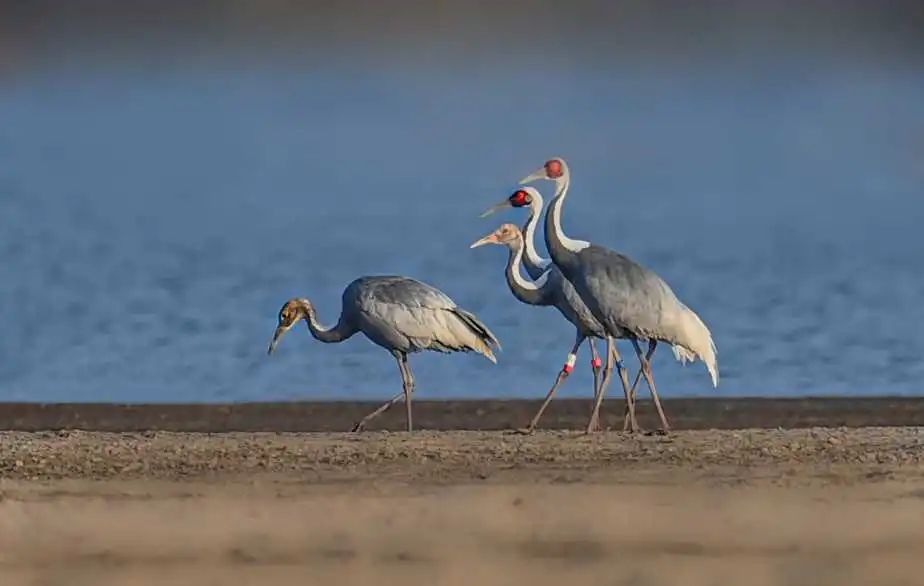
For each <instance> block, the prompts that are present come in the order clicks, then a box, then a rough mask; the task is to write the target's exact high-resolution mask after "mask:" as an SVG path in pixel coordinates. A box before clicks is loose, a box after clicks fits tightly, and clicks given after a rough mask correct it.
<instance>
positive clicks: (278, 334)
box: [266, 325, 292, 355]
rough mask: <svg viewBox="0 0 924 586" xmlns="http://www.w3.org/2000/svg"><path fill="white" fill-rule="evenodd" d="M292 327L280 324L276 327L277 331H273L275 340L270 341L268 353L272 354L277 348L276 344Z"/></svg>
mask: <svg viewBox="0 0 924 586" xmlns="http://www.w3.org/2000/svg"><path fill="white" fill-rule="evenodd" d="M290 329H292V326H288V327H286V326H282V325H281V326H279V327H277V328H276V332H275V333H273V341H272V342H270V345H269V350H267V351H266V353H267V355H269V354H272V353H273V351H274V350H276V346H277V345H278V344H279V340H281V339H282V336H283V334H285V333H286V332H288V331H289V330H290Z"/></svg>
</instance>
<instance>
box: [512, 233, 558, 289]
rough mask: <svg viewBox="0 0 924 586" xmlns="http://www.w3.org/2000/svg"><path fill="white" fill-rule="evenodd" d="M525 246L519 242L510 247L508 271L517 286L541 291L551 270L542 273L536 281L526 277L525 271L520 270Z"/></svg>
mask: <svg viewBox="0 0 924 586" xmlns="http://www.w3.org/2000/svg"><path fill="white" fill-rule="evenodd" d="M523 248H524V247H523V246H522V245H519V244H514V245H512V246H511V247H510V270H509V271H508V274H509V275H510V278H511V280H512V281H513V282H514V284H515V285H516V286H517V287H520V288H521V289H524V290H526V291H539V290H540V289H542V287H544V286H545V284H546V282H547V281H548V280H549V272H548V271H546V272H544V273H542V275H540V276H539V278H538V279H536V280H535V281H529V280H527V279H524V278H523V273H522V271H521V270H520V269H521V267H522V261H523ZM543 260H546V259H543ZM548 262H551V261H548Z"/></svg>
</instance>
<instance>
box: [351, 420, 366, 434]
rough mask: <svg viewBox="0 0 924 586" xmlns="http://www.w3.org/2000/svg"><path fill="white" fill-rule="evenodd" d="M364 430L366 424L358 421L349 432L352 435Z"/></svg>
mask: <svg viewBox="0 0 924 586" xmlns="http://www.w3.org/2000/svg"><path fill="white" fill-rule="evenodd" d="M365 429H366V422H365V421H360V422H359V423H357V424H356V425H354V426H353V429H351V430H350V431H351V432H353V433H359V432H360V431H364V430H365Z"/></svg>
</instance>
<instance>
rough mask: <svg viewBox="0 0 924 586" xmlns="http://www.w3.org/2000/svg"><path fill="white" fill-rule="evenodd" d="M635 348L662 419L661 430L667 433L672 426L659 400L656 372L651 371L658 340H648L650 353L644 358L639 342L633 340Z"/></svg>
mask: <svg viewBox="0 0 924 586" xmlns="http://www.w3.org/2000/svg"><path fill="white" fill-rule="evenodd" d="M632 345H633V346H635V353H636V354H637V355H638V361H639V362H640V363H641V365H642V373H643V374H644V375H645V382H647V383H648V389H649V390H650V391H651V398H652V399H653V400H654V404H655V409H657V410H658V417H660V418H661V430H662V431H663V432H664V433H667V432H669V431H670V430H671V426H670V425H668V423H667V417H666V416H665V415H664V409H662V408H661V400H660V399H659V398H658V389H656V388H655V382H654V372H652V370H651V362H650V361H651V357H652V356H653V355H654V352H655V348H657V347H658V341H657V340H648V353H647V354H646V355H645V356H642V348H641V346H639V345H638V340H632Z"/></svg>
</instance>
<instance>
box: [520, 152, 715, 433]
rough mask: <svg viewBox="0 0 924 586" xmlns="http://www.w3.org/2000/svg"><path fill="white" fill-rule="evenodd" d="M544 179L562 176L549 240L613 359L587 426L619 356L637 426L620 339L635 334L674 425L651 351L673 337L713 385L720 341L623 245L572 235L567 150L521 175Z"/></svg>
mask: <svg viewBox="0 0 924 586" xmlns="http://www.w3.org/2000/svg"><path fill="white" fill-rule="evenodd" d="M540 179H547V180H550V181H553V182H554V183H555V187H556V189H555V197H554V198H553V199H552V201H551V203H550V204H549V207H548V210H547V211H546V215H545V243H546V248H548V250H549V254H550V256H551V257H552V261H553V262H554V263H555V265H556V266H557V267H558V268H559V269H560V270H561V272H562V274H563V275H564V277H565V278H566V279H567V280H568V281H569V282H570V283H571V284H572V285H574V288H575V290H576V291H577V292H578V295H580V297H581V299H582V300H583V301H584V303H586V304H587V307H588V308H589V309H590V311H591V313H593V315H594V317H595V318H596V319H597V320H598V321H599V322H600V323H601V324H602V325H603V327H604V329H605V330H606V334H607V345H608V346H609V348H610V349H611V350H610V351H608V352H607V365H606V367H605V369H604V376H603V382H602V383H601V385H600V392H598V393H597V397H596V400H595V404H594V410H593V413H592V415H591V419H590V422H589V423H588V426H587V428H588V430H589V431H590V430H593V429H595V428H596V427H597V426H598V419H599V411H600V404H601V402H602V401H603V397H604V394H605V393H606V388H607V386H608V384H609V382H610V378H611V376H612V369H613V366H614V364H613V361H614V359H615V362H616V364H615V366H616V367H617V370H618V371H619V375H620V377H621V378H622V379H623V387H624V389H626V395H627V396H626V401H627V403H628V405H629V418H630V427H631V428H632V430H633V431H637V430H638V424H637V423H636V421H635V404H634V403H635V398H634V396H633V393H632V392H630V391H628V389H629V385H628V380H627V377H626V372H625V368H624V367H623V366H622V364H621V360H620V359H619V353H618V350H617V349H616V342H615V339H616V338H618V337H628V338H630V339H631V340H632V345H633V347H634V348H635V353H636V355H637V356H638V359H639V362H640V363H641V367H642V374H643V375H644V376H645V380H646V382H647V383H648V388H649V389H650V391H651V396H652V399H653V400H654V403H655V407H656V408H657V410H658V415H659V417H660V418H661V425H662V429H663V430H664V431H665V432H666V431H668V430H669V429H670V426H669V425H668V422H667V418H666V417H665V415H664V410H663V409H662V407H661V402H660V400H659V398H658V391H657V389H656V387H655V383H654V374H653V372H652V369H651V357H652V356H653V355H654V352H655V349H656V348H657V345H658V342H667V343H669V344H672V345H674V347H675V348H676V347H678V346H679V347H680V348H682V349H685V350H687V352H688V353H680V354H678V359H680V360H681V361H686V360H687V359H690V358H698V359H700V360H702V361H703V362H704V363H705V365H706V368H707V370H708V371H709V374H710V376H711V378H712V384H713V386H717V385H718V382H719V370H718V363H717V360H716V354H717V352H716V347H715V343H714V342H713V341H712V334H711V333H710V332H709V329H708V328H707V327H706V325H705V324H704V323H703V321H702V320H701V319H700V318H699V316H698V315H696V313H695V312H693V310H691V309H690V308H689V307H687V306H686V305H684V304H683V303H682V302H681V301H680V300H679V299H677V296H676V295H675V294H674V292H673V290H672V289H671V288H670V286H668V284H667V283H666V282H665V281H664V280H663V279H662V278H661V277H659V276H658V275H656V274H655V273H654V272H652V271H650V270H648V269H646V268H645V267H643V266H641V265H640V264H638V263H636V262H635V261H633V260H632V259H630V258H628V257H626V256H625V255H623V254H620V253H618V252H616V251H613V250H610V249H608V248H604V247H602V246H599V245H596V244H591V243H590V242H586V241H584V240H575V239H573V238H569V237H568V236H567V235H566V234H565V233H564V231H563V230H562V225H561V217H562V208H563V207H564V203H565V198H566V197H567V196H568V188H569V187H570V180H571V176H570V172H569V169H568V165H567V164H566V163H565V161H564V160H563V159H561V158H554V159H549V160H548V161H546V162H545V164H544V165H543V166H542V167H540V168H539V169H538V170H536V171H535V172H533V173H531V174H530V175H528V176H527V177H525V178H523V179H522V180H521V181H520V183H521V184H528V183H532V182H534V181H538V180H540ZM640 340H648V352H647V353H643V352H642V349H641V346H640V345H639V341H640Z"/></svg>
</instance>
